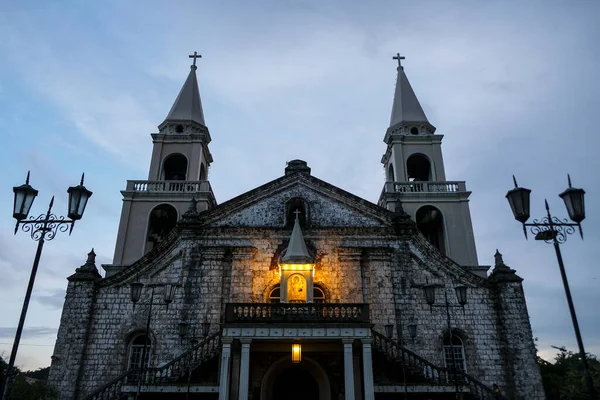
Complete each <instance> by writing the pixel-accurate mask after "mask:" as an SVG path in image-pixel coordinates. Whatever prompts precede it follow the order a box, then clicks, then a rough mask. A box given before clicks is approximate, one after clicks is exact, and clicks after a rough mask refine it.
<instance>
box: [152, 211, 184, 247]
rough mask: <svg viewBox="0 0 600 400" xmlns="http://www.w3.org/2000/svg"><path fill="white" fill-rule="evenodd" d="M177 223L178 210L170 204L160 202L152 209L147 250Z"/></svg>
mask: <svg viewBox="0 0 600 400" xmlns="http://www.w3.org/2000/svg"><path fill="white" fill-rule="evenodd" d="M176 224H177V210H176V209H175V207H173V206H172V205H170V204H160V205H158V206H156V207H154V209H153V210H152V211H150V220H149V222H148V236H147V239H146V241H147V245H146V251H150V250H152V249H153V248H154V246H155V245H156V244H157V243H158V242H160V241H161V240H162V239H163V238H164V237H165V236H166V235H167V234H168V233H169V232H171V230H172V229H173V228H174V227H175V225H176Z"/></svg>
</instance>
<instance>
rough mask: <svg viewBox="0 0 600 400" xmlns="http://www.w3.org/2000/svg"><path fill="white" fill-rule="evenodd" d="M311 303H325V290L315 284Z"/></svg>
mask: <svg viewBox="0 0 600 400" xmlns="http://www.w3.org/2000/svg"><path fill="white" fill-rule="evenodd" d="M313 303H318V304H323V303H325V292H324V291H323V289H321V288H318V287H316V286H315V287H314V288H313Z"/></svg>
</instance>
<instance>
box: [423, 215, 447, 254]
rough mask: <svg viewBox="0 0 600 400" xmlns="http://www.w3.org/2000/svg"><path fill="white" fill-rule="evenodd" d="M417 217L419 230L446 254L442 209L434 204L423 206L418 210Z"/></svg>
mask: <svg viewBox="0 0 600 400" xmlns="http://www.w3.org/2000/svg"><path fill="white" fill-rule="evenodd" d="M415 219H416V220H417V228H418V229H419V231H420V232H421V233H422V234H423V235H424V236H425V237H426V238H427V240H429V242H430V243H431V244H432V245H434V246H435V247H437V249H438V250H439V251H440V252H441V253H442V254H446V246H445V242H444V217H443V216H442V213H441V212H440V210H438V209H437V208H435V207H433V206H423V207H421V208H419V209H418V210H417V215H416V218H415Z"/></svg>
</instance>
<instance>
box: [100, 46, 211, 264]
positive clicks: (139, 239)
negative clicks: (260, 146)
mask: <svg viewBox="0 0 600 400" xmlns="http://www.w3.org/2000/svg"><path fill="white" fill-rule="evenodd" d="M189 57H190V58H193V63H192V65H191V66H190V73H189V74H188V76H187V79H186V80H185V83H184V84H183V87H182V88H181V91H180V92H179V95H178V96H177V98H176V99H175V103H173V107H171V111H169V114H168V115H167V117H166V118H165V120H164V121H163V122H162V123H161V124H160V125H159V126H158V133H153V134H152V143H153V149H152V159H151V161H150V170H149V173H148V179H147V180H135V181H127V187H126V189H125V190H123V191H121V194H122V195H123V209H122V212H121V221H120V223H119V232H118V235H117V244H116V248H115V256H114V259H113V264H114V265H113V267H109V268H108V269H107V274H111V273H113V270H114V269H117V268H118V267H119V266H125V265H129V264H131V263H133V262H134V261H136V260H138V259H139V258H140V257H142V256H143V255H144V254H146V253H147V252H148V251H150V250H152V248H153V247H154V246H155V245H156V244H157V243H158V242H160V240H162V239H163V238H164V237H165V236H166V235H167V234H168V233H169V232H170V231H171V229H173V228H174V227H175V224H176V223H177V221H178V220H179V218H180V217H181V215H182V214H183V213H184V212H185V211H186V210H187V209H188V207H189V205H190V201H191V200H192V199H195V200H196V201H197V204H198V211H204V210H207V209H209V208H211V207H213V206H215V205H216V201H215V196H214V194H213V192H212V188H211V186H210V182H209V181H208V168H209V166H210V163H212V161H213V159H212V156H211V154H210V151H209V149H208V144H209V143H210V141H211V138H210V133H209V131H208V128H207V127H206V123H205V122H204V112H203V111H202V102H201V100H200V91H199V89H198V79H197V77H196V70H197V68H198V67H197V66H196V60H197V59H198V58H200V57H201V56H200V55H199V54H197V53H196V52H194V54H193V55H190V56H189Z"/></svg>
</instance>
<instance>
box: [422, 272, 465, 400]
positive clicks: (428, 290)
mask: <svg viewBox="0 0 600 400" xmlns="http://www.w3.org/2000/svg"><path fill="white" fill-rule="evenodd" d="M437 287H438V285H433V284H427V285H424V286H423V292H424V293H425V300H426V301H427V304H429V306H430V307H445V308H446V323H447V329H448V335H449V337H450V356H451V358H452V374H453V375H454V390H455V391H456V398H457V399H458V398H459V393H460V389H459V387H458V372H457V370H456V355H455V354H454V344H453V343H452V341H453V337H452V336H453V335H452V325H451V323H450V308H452V307H461V308H462V307H464V306H465V304H467V287H466V286H464V285H460V286H457V287H455V288H454V291H455V292H456V299H457V301H458V304H450V302H449V301H448V292H447V291H446V288H445V287H444V304H435V290H436V288H437Z"/></svg>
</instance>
